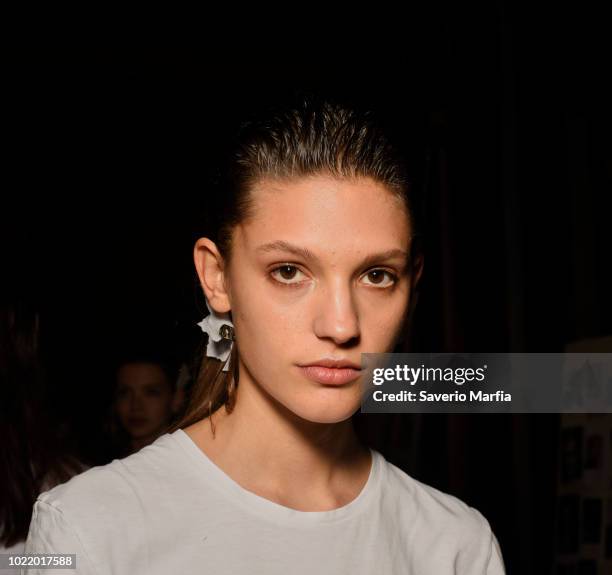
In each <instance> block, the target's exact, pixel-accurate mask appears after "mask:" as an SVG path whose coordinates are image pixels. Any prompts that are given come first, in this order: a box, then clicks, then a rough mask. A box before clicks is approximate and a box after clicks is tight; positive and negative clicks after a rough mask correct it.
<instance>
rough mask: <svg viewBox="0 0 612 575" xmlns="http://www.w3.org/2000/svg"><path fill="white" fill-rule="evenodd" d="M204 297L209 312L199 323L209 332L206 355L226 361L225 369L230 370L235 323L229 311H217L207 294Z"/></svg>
mask: <svg viewBox="0 0 612 575" xmlns="http://www.w3.org/2000/svg"><path fill="white" fill-rule="evenodd" d="M204 299H205V301H206V307H207V308H208V311H209V314H208V315H207V316H206V317H205V318H204V319H203V320H202V321H201V322H199V323H198V324H197V325H199V326H200V328H201V329H202V331H203V332H204V333H206V334H208V343H207V345H206V356H207V357H214V358H215V359H219V360H221V361H223V362H225V365H224V366H223V371H229V363H228V361H227V360H228V358H229V357H230V354H231V352H232V346H233V344H234V340H235V334H234V324H233V322H232V320H231V319H230V315H229V312H224V313H217V312H216V311H215V310H213V309H212V308H211V307H210V305H209V304H208V299H207V298H206V296H204Z"/></svg>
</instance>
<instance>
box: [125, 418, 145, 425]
mask: <svg viewBox="0 0 612 575" xmlns="http://www.w3.org/2000/svg"><path fill="white" fill-rule="evenodd" d="M128 422H129V424H130V425H144V424H145V423H147V419H146V418H144V417H130V418H129V419H128Z"/></svg>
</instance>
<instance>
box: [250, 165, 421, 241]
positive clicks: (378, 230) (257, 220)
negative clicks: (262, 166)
mask: <svg viewBox="0 0 612 575" xmlns="http://www.w3.org/2000/svg"><path fill="white" fill-rule="evenodd" d="M252 199H253V216H252V217H251V218H250V219H249V220H247V221H246V222H244V223H243V224H241V225H240V226H239V232H240V233H239V235H240V236H241V240H242V241H243V242H244V243H245V245H246V246H247V247H256V246H255V245H253V244H259V243H260V242H261V241H268V240H270V241H272V240H278V239H282V240H287V239H289V238H291V240H292V241H297V242H302V243H304V244H307V245H309V246H312V247H317V246H318V247H320V248H321V249H323V248H326V249H333V251H334V252H342V251H343V250H344V249H346V250H349V251H353V252H354V251H358V252H368V251H375V250H376V249H377V248H380V249H390V248H392V247H401V248H404V249H406V247H407V246H408V243H409V240H410V233H411V230H410V224H409V218H408V214H407V211H406V207H405V204H404V202H403V200H402V199H401V198H398V197H397V196H395V195H394V194H393V193H392V192H391V191H390V190H389V189H388V188H386V187H385V186H384V185H383V184H381V183H379V182H376V181H374V180H372V179H371V178H358V179H345V178H342V179H339V178H334V177H331V176H323V175H319V176H312V177H307V178H299V179H292V180H262V181H260V182H258V183H257V184H256V185H255V186H253V189H252Z"/></svg>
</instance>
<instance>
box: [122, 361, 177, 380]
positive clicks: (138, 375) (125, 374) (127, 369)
mask: <svg viewBox="0 0 612 575" xmlns="http://www.w3.org/2000/svg"><path fill="white" fill-rule="evenodd" d="M117 381H118V383H121V384H126V385H127V384H130V385H146V384H163V383H166V382H167V377H166V374H165V372H164V370H163V369H162V368H161V367H160V366H159V365H156V364H154V363H146V362H134V363H126V364H123V365H122V366H121V367H120V368H119V370H118V372H117Z"/></svg>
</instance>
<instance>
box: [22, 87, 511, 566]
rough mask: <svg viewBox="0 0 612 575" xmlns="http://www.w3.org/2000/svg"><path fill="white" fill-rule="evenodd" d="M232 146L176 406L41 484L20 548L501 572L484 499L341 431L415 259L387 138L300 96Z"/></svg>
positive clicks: (399, 317)
mask: <svg viewBox="0 0 612 575" xmlns="http://www.w3.org/2000/svg"><path fill="white" fill-rule="evenodd" d="M225 157H226V159H227V163H225V164H224V165H223V170H222V173H221V177H220V178H219V179H218V180H217V184H218V194H219V197H220V198H222V202H221V205H219V206H218V209H216V210H215V211H214V212H213V213H212V214H211V215H212V217H213V218H215V220H216V223H217V224H218V226H217V229H216V230H214V231H213V232H212V233H211V237H202V238H200V239H198V241H197V243H196V244H195V248H194V261H195V267H196V270H197V273H198V278H199V281H200V284H201V287H202V289H203V292H204V295H205V297H206V302H207V305H208V307H209V310H210V312H211V315H210V317H209V318H208V319H205V320H204V321H203V322H202V324H200V325H201V326H202V328H203V329H205V330H207V333H210V336H211V338H212V339H211V340H210V341H209V342H208V347H207V355H208V357H205V358H204V360H203V364H202V368H201V370H200V374H199V377H198V381H197V382H196V386H195V389H194V391H193V393H192V397H191V403H190V405H189V407H188V409H187V411H186V414H185V416H184V418H183V419H182V420H181V421H180V422H179V423H178V424H177V426H176V427H175V428H174V429H171V430H170V432H169V433H167V434H165V435H163V436H162V437H160V438H159V439H158V440H157V441H156V442H154V443H153V444H152V445H149V446H147V447H145V448H143V449H142V450H141V451H139V452H138V453H136V454H133V455H131V456H130V457H127V458H125V459H123V460H117V461H114V462H112V463H111V464H109V465H107V466H103V467H98V468H94V469H92V470H90V471H89V472H87V473H85V474H83V475H81V476H80V478H77V479H76V480H74V481H72V482H70V483H69V484H67V485H66V486H63V487H61V488H58V489H55V490H52V491H50V492H48V493H45V494H42V495H41V496H40V497H39V500H38V501H37V503H36V505H35V510H34V518H33V521H32V525H31V528H30V536H29V539H28V546H27V550H28V551H29V552H63V553H76V554H77V570H76V572H77V573H98V574H102V573H147V574H151V573H168V572H175V573H181V574H189V573H202V572H206V573H249V574H254V573H265V574H266V575H272V574H276V573H283V574H285V573H293V574H302V573H304V574H306V573H308V574H312V573H330V574H331V573H334V574H337V573H363V574H366V573H367V574H371V573H385V574H386V573H418V574H424V573H432V574H436V575H442V574H445V573H461V574H468V573H469V574H475V573H479V574H480V573H487V574H489V575H492V574H500V573H503V572H504V568H503V562H502V558H501V553H500V550H499V546H498V544H497V540H496V538H495V536H494V535H493V534H492V532H491V529H490V527H489V524H488V522H487V520H486V519H485V518H484V517H483V516H482V515H481V514H480V513H479V512H478V511H476V510H475V509H472V508H470V507H468V506H467V505H466V504H465V503H463V502H462V501H460V500H458V499H456V498H455V497H452V496H450V495H447V494H444V493H441V492H440V491H437V490H436V489H433V488H432V487H430V486H427V485H424V484H422V483H420V482H418V481H416V480H414V479H413V478H411V477H410V476H409V475H407V474H406V473H404V472H403V471H401V470H400V469H398V468H397V467H395V466H393V465H392V464H390V463H389V462H387V461H386V460H385V459H384V457H383V456H382V455H381V454H380V453H379V452H377V451H375V450H373V449H369V448H367V447H366V446H363V445H362V444H360V442H359V441H358V439H357V436H356V433H355V431H354V429H353V426H352V421H351V416H352V415H353V414H354V413H355V412H356V411H357V410H358V409H359V407H360V400H361V394H360V355H361V353H364V352H370V353H382V352H391V351H392V350H393V349H394V346H395V344H396V342H397V341H398V339H399V338H400V337H401V336H402V333H403V331H404V328H405V327H406V325H405V324H406V317H408V315H409V309H410V307H411V305H412V304H413V303H414V290H415V286H416V285H417V283H418V280H419V277H420V274H421V269H422V259H421V258H419V257H417V256H416V255H415V253H413V251H412V247H413V242H414V238H413V236H414V233H415V222H414V215H413V212H412V208H411V204H410V201H409V196H408V192H409V185H408V179H407V176H406V170H405V168H404V164H403V163H402V161H401V157H400V156H399V155H398V153H397V152H396V150H395V148H394V147H393V145H392V144H391V143H390V141H389V140H388V139H387V138H386V137H385V135H384V133H383V132H382V131H381V129H380V128H379V127H378V126H377V124H376V123H375V120H374V118H373V116H372V115H371V114H369V113H362V112H359V111H356V110H354V109H351V108H346V107H344V106H342V105H341V104H338V103H334V102H332V101H326V100H322V99H319V98H316V97H305V98H303V99H300V100H299V101H298V102H297V104H295V105H293V106H291V105H288V106H286V107H285V108H281V109H276V110H275V109H272V110H268V111H267V112H266V114H264V116H263V117H262V118H259V119H257V118H254V119H252V120H251V121H248V122H245V123H244V124H243V125H242V127H241V130H240V131H239V132H238V134H237V138H236V139H235V140H234V141H233V147H232V149H231V150H230V152H228V153H227V154H226V156H225ZM228 354H229V355H228ZM218 358H220V359H218ZM34 572H35V571H34ZM67 572H68V571H67ZM70 572H71V573H74V571H70Z"/></svg>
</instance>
